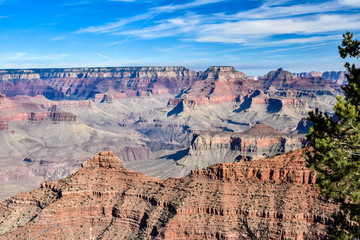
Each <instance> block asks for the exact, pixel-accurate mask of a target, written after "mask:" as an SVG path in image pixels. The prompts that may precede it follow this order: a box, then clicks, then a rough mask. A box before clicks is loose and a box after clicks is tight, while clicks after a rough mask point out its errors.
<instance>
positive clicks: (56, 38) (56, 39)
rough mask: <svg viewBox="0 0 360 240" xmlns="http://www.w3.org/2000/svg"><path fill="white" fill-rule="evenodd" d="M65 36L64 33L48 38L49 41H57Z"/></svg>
mask: <svg viewBox="0 0 360 240" xmlns="http://www.w3.org/2000/svg"><path fill="white" fill-rule="evenodd" d="M65 38H66V36H65V35H63V36H57V37H53V38H51V39H50V40H51V41H59V40H63V39H65Z"/></svg>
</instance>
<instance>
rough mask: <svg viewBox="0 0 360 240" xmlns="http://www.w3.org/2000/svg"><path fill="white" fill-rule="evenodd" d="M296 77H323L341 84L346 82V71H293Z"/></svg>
mask: <svg viewBox="0 0 360 240" xmlns="http://www.w3.org/2000/svg"><path fill="white" fill-rule="evenodd" d="M293 74H294V76H295V77H322V78H324V79H326V80H329V81H331V82H335V83H337V84H339V85H343V84H346V76H345V74H347V72H346V71H327V72H316V71H311V72H301V73H293Z"/></svg>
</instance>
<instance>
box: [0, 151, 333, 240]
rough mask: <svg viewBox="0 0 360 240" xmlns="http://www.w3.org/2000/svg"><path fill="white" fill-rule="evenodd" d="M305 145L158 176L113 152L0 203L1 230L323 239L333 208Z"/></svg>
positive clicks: (79, 235)
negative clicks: (141, 170)
mask: <svg viewBox="0 0 360 240" xmlns="http://www.w3.org/2000/svg"><path fill="white" fill-rule="evenodd" d="M305 152H306V150H298V151H295V152H292V153H288V154H285V155H280V156H277V157H275V158H272V159H267V160H263V161H254V162H242V163H221V164H217V165H214V166H212V167H209V168H206V169H202V170H194V171H192V173H191V174H190V175H188V176H186V177H183V178H171V179H167V180H159V179H155V178H151V177H148V176H146V175H144V174H141V173H138V172H134V171H131V170H127V169H126V168H124V166H123V163H122V162H121V161H120V160H119V159H118V158H117V157H116V156H114V155H113V154H112V153H111V152H103V153H100V154H99V155H98V156H95V157H93V158H90V160H88V161H87V162H86V163H84V164H83V167H82V169H80V170H79V171H78V172H77V173H75V174H73V175H72V176H70V177H68V178H65V179H62V180H58V181H49V182H44V183H42V184H41V188H39V189H36V190H34V191H31V192H28V193H22V194H18V195H16V196H14V197H11V198H9V199H7V200H6V201H4V202H1V203H0V220H1V221H0V231H1V232H0V234H2V235H1V237H2V238H6V239H19V238H29V237H30V238H34V237H37V239H53V238H54V237H64V238H69V237H70V238H74V239H84V238H92V237H93V238H105V239H109V238H112V239H135V238H136V239H139V238H153V239H206V238H211V239H248V238H249V237H250V236H252V235H255V236H257V237H258V238H266V239H285V238H286V239H294V240H295V239H296V240H301V239H309V238H311V239H324V238H325V228H326V226H327V225H329V224H331V223H332V219H331V217H330V215H331V213H332V212H333V211H334V210H335V209H337V206H336V205H334V204H333V203H331V202H329V201H326V200H324V199H323V198H322V197H321V196H320V194H319V189H318V188H317V187H316V186H315V181H316V173H315V172H314V171H311V170H310V169H307V168H306V166H305V165H306V163H305Z"/></svg>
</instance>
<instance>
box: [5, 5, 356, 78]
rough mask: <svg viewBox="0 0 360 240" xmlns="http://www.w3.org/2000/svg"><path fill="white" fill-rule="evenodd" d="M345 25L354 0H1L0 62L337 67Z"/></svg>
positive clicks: (255, 70) (249, 70) (351, 21)
mask: <svg viewBox="0 0 360 240" xmlns="http://www.w3.org/2000/svg"><path fill="white" fill-rule="evenodd" d="M346 31H351V32H353V33H354V35H355V38H357V39H360V0H327V1H326V0H311V1H310V0H303V1H299V0H263V1H256V0H236V1H233V0H170V1H168V0H158V1H149V0H0V69H8V68H53V67H112V66H120V67H121V66H185V67H187V68H190V69H192V70H205V69H207V68H208V67H209V66H234V67H235V68H236V69H237V70H239V71H242V72H244V73H246V74H247V75H263V74H265V73H267V72H268V71H270V70H274V69H277V68H279V67H283V68H284V69H285V70H289V71H292V72H304V71H307V72H308V71H312V70H315V71H339V70H344V62H345V60H343V59H341V58H340V56H339V53H338V49H337V46H338V45H340V44H341V40H342V34H344V33H345V32H346ZM347 61H351V62H359V60H354V59H350V60H349V59H348V60H347Z"/></svg>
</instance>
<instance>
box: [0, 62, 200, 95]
mask: <svg viewBox="0 0 360 240" xmlns="http://www.w3.org/2000/svg"><path fill="white" fill-rule="evenodd" d="M196 78H197V73H196V72H194V71H190V70H189V69H186V68H184V67H122V68H119V67H114V68H68V69H33V70H1V71H0V91H2V92H3V93H5V94H6V95H7V96H14V95H19V94H26V95H29V96H35V95H43V96H45V97H47V98H49V99H55V100H56V99H64V98H70V99H87V98H95V97H96V94H99V93H105V92H108V91H110V92H111V91H114V94H115V95H114V97H117V98H123V97H133V96H142V95H149V94H162V93H177V92H179V91H180V90H181V89H183V88H185V87H187V86H190V85H191V84H192V83H193V82H194V81H195V80H196ZM97 98H101V97H100V96H97Z"/></svg>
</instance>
